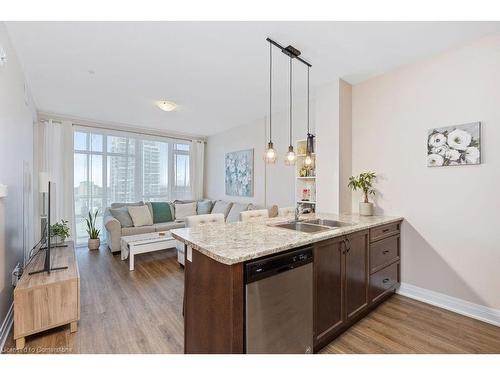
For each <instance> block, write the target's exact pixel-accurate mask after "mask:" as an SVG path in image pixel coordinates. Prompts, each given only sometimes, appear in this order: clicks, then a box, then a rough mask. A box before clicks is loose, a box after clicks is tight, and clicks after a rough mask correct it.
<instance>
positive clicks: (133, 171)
mask: <svg viewBox="0 0 500 375" xmlns="http://www.w3.org/2000/svg"><path fill="white" fill-rule="evenodd" d="M190 149H191V144H190V142H188V141H177V140H174V139H170V138H160V137H149V136H141V135H137V134H132V133H123V132H111V131H103V130H100V129H89V128H77V129H76V130H75V132H74V153H75V155H74V194H75V222H76V232H77V233H76V236H75V240H76V242H77V244H81V243H84V242H85V241H86V240H87V233H86V231H85V218H86V217H87V215H88V212H89V211H95V210H97V209H98V210H99V214H98V216H97V217H98V220H97V223H98V225H99V226H100V227H101V229H102V230H101V238H102V239H103V240H105V238H104V235H105V230H104V228H103V223H102V219H103V213H104V210H105V209H106V207H109V206H110V205H111V203H114V202H136V201H140V200H143V201H167V200H169V201H170V200H175V199H189V198H191V186H190Z"/></svg>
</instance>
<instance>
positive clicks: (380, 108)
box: [352, 35, 500, 309]
mask: <svg viewBox="0 0 500 375" xmlns="http://www.w3.org/2000/svg"><path fill="white" fill-rule="evenodd" d="M499 67H500V35H497V36H493V37H488V38H486V39H482V40H480V41H479V42H476V43H474V44H471V45H467V46H465V47H463V48H460V49H455V50H452V51H449V52H447V53H445V54H442V55H440V56H437V57H435V58H432V59H429V60H426V61H423V62H420V63H417V64H413V65H410V66H407V67H404V68H401V69H398V70H396V71H393V72H391V73H388V74H385V75H383V76H380V77H378V78H374V79H371V80H369V81H366V82H364V83H361V84H358V85H356V86H354V87H353V91H352V99H353V102H352V122H353V131H352V137H353V145H352V147H353V149H352V156H353V173H358V172H360V171H364V170H374V171H376V172H377V173H378V174H379V175H380V180H379V182H378V185H377V187H378V190H380V193H379V194H378V196H377V199H376V203H377V206H378V209H377V211H378V212H379V213H384V214H387V215H402V216H404V217H405V218H406V222H405V224H404V226H403V232H402V259H403V260H402V281H403V282H405V283H409V284H412V285H416V286H419V287H422V288H426V289H430V290H433V291H436V292H440V293H444V294H447V295H450V296H453V297H457V298H461V299H464V300H467V301H470V302H473V303H478V304H481V305H485V306H488V307H491V308H495V309H500V271H499V266H500V241H499V235H498V233H499V225H500V200H499V199H498V189H499V186H500V68H499ZM473 121H481V122H482V124H483V128H482V130H483V132H482V140H481V146H482V159H483V163H482V164H481V165H478V166H459V167H443V168H428V167H427V166H426V138H427V130H428V129H429V128H433V127H441V126H448V125H455V124H462V123H468V122H473ZM353 195H354V197H353V208H355V209H356V208H357V203H358V201H359V199H360V197H359V195H358V194H353Z"/></svg>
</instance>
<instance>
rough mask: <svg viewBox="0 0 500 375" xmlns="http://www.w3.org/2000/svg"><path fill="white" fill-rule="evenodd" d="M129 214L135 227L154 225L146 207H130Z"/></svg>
mask: <svg viewBox="0 0 500 375" xmlns="http://www.w3.org/2000/svg"><path fill="white" fill-rule="evenodd" d="M128 213H129V214H130V217H131V218H132V221H133V222H134V227H142V226H144V225H153V218H152V217H151V213H150V212H149V208H148V206H146V205H143V206H129V207H128Z"/></svg>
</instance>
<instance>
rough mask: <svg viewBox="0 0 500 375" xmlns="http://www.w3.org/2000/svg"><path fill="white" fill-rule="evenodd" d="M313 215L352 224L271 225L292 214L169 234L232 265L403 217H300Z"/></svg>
mask: <svg viewBox="0 0 500 375" xmlns="http://www.w3.org/2000/svg"><path fill="white" fill-rule="evenodd" d="M314 218H321V219H330V220H338V221H342V222H347V223H352V225H351V226H347V227H340V228H332V229H329V230H325V231H323V232H316V233H304V232H299V231H295V230H291V229H284V228H278V227H273V226H272V225H274V224H279V223H284V222H287V221H291V220H293V217H277V218H272V219H260V220H258V221H252V222H246V223H242V222H237V223H230V224H205V225H200V226H198V227H196V228H180V229H173V230H171V234H172V236H173V237H174V238H175V239H177V240H179V241H181V242H184V243H185V244H187V245H188V246H191V247H192V248H193V249H195V250H197V251H199V252H200V253H202V254H204V255H206V256H208V257H210V258H212V259H214V260H216V261H218V262H220V263H224V264H235V263H241V262H244V261H247V260H251V259H256V258H260V257H263V256H266V255H270V254H274V253H278V252H280V251H284V250H288V249H293V248H295V247H299V246H303V245H308V244H311V243H314V242H318V241H322V240H326V239H329V238H334V237H338V236H341V235H343V234H349V233H352V232H356V231H360V230H364V229H368V228H371V227H374V226H377V225H381V224H389V223H393V222H398V221H400V220H403V218H402V217H390V216H359V215H343V214H341V215H334V214H312V215H302V216H301V219H314Z"/></svg>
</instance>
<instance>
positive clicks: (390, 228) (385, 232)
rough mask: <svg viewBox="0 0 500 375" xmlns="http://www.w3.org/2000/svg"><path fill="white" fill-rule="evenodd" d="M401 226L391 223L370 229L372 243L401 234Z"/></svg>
mask: <svg viewBox="0 0 500 375" xmlns="http://www.w3.org/2000/svg"><path fill="white" fill-rule="evenodd" d="M399 224H400V223H391V224H386V225H381V226H379V227H375V228H372V229H370V242H374V241H378V240H381V239H382V238H386V237H390V236H394V235H396V234H399Z"/></svg>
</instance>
